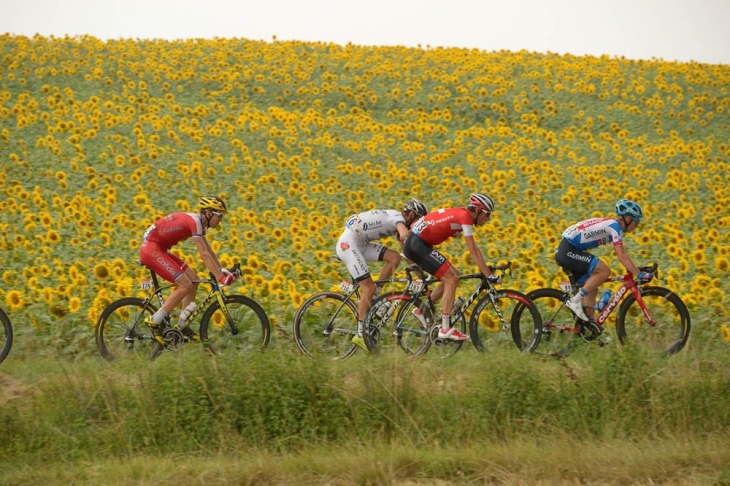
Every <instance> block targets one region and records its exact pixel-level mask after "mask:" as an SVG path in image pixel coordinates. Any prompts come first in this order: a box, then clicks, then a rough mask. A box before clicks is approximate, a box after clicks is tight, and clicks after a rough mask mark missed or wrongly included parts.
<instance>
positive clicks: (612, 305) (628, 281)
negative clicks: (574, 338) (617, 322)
mask: <svg viewBox="0 0 730 486" xmlns="http://www.w3.org/2000/svg"><path fill="white" fill-rule="evenodd" d="M657 268H658V265H657V264H656V263H655V264H654V266H653V267H652V268H651V269H650V270H651V271H652V272H655V273H656V272H657ZM657 278H658V273H657ZM606 282H623V283H622V285H621V287H619V289H618V290H617V291H616V292H614V294H613V295H612V296H611V298H610V299H609V301H608V302H606V305H605V306H604V307H603V309H601V310H600V311H599V312H598V315H597V316H596V318H595V323H596V324H598V325H599V326H600V327H601V328H602V327H603V324H604V323H605V322H606V320H607V319H608V316H610V315H611V314H612V313H613V311H614V310H615V309H616V308H617V307H618V305H619V303H620V302H621V300H623V298H624V296H625V295H626V293H627V292H629V291H631V293H632V294H633V295H634V298H635V299H636V303H637V304H639V308H641V312H642V313H643V314H644V317H646V321H647V322H648V323H649V325H650V326H652V327H654V325H655V324H656V322H655V321H654V319H653V318H652V317H651V315H650V314H649V310H648V309H647V308H646V303H645V302H644V299H643V298H642V297H641V289H640V286H639V285H638V284H637V283H636V280H635V279H634V276H633V275H632V274H630V273H625V274H623V275H617V276H615V277H609V278H608V279H607V280H606ZM571 285H572V286H573V290H577V288H575V287H576V286H575V285H574V284H573V282H571ZM563 305H565V304H563ZM562 330H564V331H567V332H575V333H579V332H580V328H579V327H568V328H562Z"/></svg>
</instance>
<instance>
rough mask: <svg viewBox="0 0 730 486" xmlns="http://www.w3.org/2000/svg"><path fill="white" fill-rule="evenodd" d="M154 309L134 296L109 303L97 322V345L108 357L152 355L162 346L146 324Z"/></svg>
mask: <svg viewBox="0 0 730 486" xmlns="http://www.w3.org/2000/svg"><path fill="white" fill-rule="evenodd" d="M156 311H157V309H156V308H155V307H154V306H153V305H152V304H148V303H145V301H144V300H142V299H138V298H136V297H125V298H122V299H119V300H116V301H114V302H112V303H111V304H109V305H108V306H107V307H106V309H104V311H103V312H102V313H101V316H99V320H98V321H97V323H96V330H95V335H96V346H97V348H98V349H99V352H100V353H101V355H102V356H103V357H104V359H106V360H107V361H114V360H115V359H120V358H128V357H132V356H135V357H139V356H146V357H149V358H150V359H155V358H157V356H159V355H160V353H161V352H162V349H163V348H162V346H161V345H160V344H159V343H158V342H157V341H155V338H154V335H153V334H152V330H151V329H150V328H149V327H147V325H145V323H144V320H145V318H146V317H148V316H149V317H151V316H152V315H153V314H154V313H155V312H156Z"/></svg>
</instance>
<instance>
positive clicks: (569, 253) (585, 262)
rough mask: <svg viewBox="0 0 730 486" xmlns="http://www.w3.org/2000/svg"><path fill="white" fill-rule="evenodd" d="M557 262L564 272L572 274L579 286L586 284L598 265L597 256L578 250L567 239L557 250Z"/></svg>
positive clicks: (563, 240) (561, 242)
mask: <svg viewBox="0 0 730 486" xmlns="http://www.w3.org/2000/svg"><path fill="white" fill-rule="evenodd" d="M555 261H556V262H557V264H558V265H560V266H561V267H563V270H565V271H570V272H572V273H573V275H574V276H575V278H576V282H577V283H579V284H583V283H585V281H586V280H588V277H590V276H591V274H592V273H593V271H594V270H595V269H596V266H597V265H598V257H597V256H595V255H591V254H590V253H588V252H587V251H583V250H579V249H577V248H576V247H574V246H573V245H571V244H570V242H569V241H568V240H566V239H565V238H563V239H562V240H561V241H560V244H559V245H558V249H557V250H555Z"/></svg>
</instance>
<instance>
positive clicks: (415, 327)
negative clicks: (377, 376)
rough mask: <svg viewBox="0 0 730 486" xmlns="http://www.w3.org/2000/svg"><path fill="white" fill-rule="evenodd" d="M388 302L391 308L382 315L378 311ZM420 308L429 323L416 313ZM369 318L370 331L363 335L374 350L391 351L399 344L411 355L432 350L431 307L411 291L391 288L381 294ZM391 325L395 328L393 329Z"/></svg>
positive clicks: (374, 303) (371, 309)
mask: <svg viewBox="0 0 730 486" xmlns="http://www.w3.org/2000/svg"><path fill="white" fill-rule="evenodd" d="M386 304H387V307H386V309H387V310H386V311H385V312H383V315H382V317H381V316H379V315H378V314H379V309H380V308H381V307H382V306H384V305H386ZM416 308H419V309H421V312H422V313H423V318H424V322H425V323H427V324H426V326H425V327H424V323H422V322H421V321H420V320H419V319H418V318H417V317H416V316H415V315H414V314H413V310H414V309H416ZM365 322H366V324H367V325H366V328H367V329H368V332H367V333H365V335H364V336H363V337H364V339H365V343H366V344H367V347H368V350H370V352H372V353H380V352H387V350H388V349H394V348H395V347H399V348H400V349H402V350H403V351H404V352H405V353H406V354H407V355H409V356H420V355H422V354H424V353H425V352H426V351H428V348H429V346H430V339H429V333H430V328H431V327H432V323H433V318H432V317H431V311H430V309H427V308H426V306H424V305H423V303H422V302H421V300H420V299H418V298H417V297H415V296H413V295H411V294H404V293H402V292H390V293H387V294H383V295H381V296H379V297H378V298H377V299H375V300H374V301H373V304H372V306H371V307H370V310H369V311H368V315H367V317H366V319H365ZM390 326H394V328H393V329H392V330H391V329H390Z"/></svg>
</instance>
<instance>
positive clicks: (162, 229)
mask: <svg viewBox="0 0 730 486" xmlns="http://www.w3.org/2000/svg"><path fill="white" fill-rule="evenodd" d="M192 236H205V227H204V226H203V220H202V218H201V216H200V214H196V213H172V214H168V215H167V216H164V217H162V218H160V219H159V220H157V222H156V223H155V224H153V225H152V226H150V227H149V228H147V231H145V233H144V239H145V240H146V241H150V242H153V243H157V244H158V245H160V246H161V247H163V248H167V249H170V248H172V247H173V246H175V245H176V244H177V243H179V242H181V241H183V240H187V239H188V238H190V237H192Z"/></svg>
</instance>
